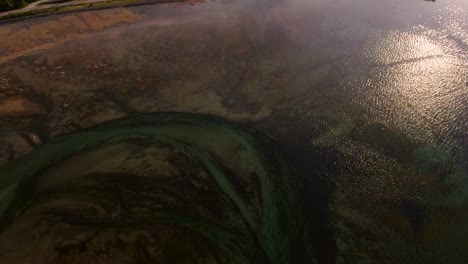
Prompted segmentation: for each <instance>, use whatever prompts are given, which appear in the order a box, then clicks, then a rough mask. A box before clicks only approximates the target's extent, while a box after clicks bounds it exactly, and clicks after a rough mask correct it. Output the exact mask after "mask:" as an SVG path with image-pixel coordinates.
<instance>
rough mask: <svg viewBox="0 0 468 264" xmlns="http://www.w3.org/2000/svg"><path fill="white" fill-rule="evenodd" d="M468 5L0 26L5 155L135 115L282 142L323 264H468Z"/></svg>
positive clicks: (138, 10)
mask: <svg viewBox="0 0 468 264" xmlns="http://www.w3.org/2000/svg"><path fill="white" fill-rule="evenodd" d="M467 13H468V2H467V1H463V0H456V1H436V2H430V1H422V0H421V1H416V0H414V1H407V0H395V1H372V0H357V1H350V0H327V1H325V0H316V1H311V0H258V1H247V0H237V1H229V0H223V1H218V0H217V1H207V2H202V3H198V4H194V5H189V4H161V5H148V6H140V7H132V8H126V9H120V8H118V9H110V10H102V11H92V12H83V13H76V14H66V15H57V16H49V17H45V18H32V19H29V20H24V21H19V22H15V23H11V24H2V25H0V126H1V127H0V134H1V137H0V150H2V152H1V153H0V161H1V162H2V163H8V161H11V160H14V159H17V158H19V157H21V156H22V155H24V154H25V153H28V152H29V151H31V150H32V149H34V148H35V146H36V145H40V144H42V143H43V142H46V141H48V140H49V139H50V138H53V137H56V136H58V135H61V134H64V133H70V132H74V131H77V130H80V129H82V128H86V127H90V126H93V125H96V124H99V123H102V122H104V121H108V120H113V119H116V118H119V117H124V116H129V115H134V114H136V113H139V112H160V111H175V112H189V113H201V114H209V115H214V116H218V117H221V118H224V119H227V120H231V121H236V122H240V123H245V124H247V125H249V126H252V127H255V128H257V129H260V130H263V131H265V132H266V133H267V134H269V135H270V136H272V137H273V138H274V139H275V140H276V142H277V144H278V146H279V148H280V149H281V150H282V152H283V154H284V156H285V157H286V159H288V162H289V164H290V167H291V169H292V170H293V171H294V175H295V177H296V178H297V180H298V181H299V182H300V183H301V184H300V188H299V189H300V190H299V191H298V192H299V193H300V194H301V195H302V200H303V201H304V202H303V206H304V208H305V211H306V213H307V215H308V217H309V220H308V221H309V222H310V225H311V226H312V227H313V228H312V229H313V230H312V232H313V234H314V235H315V236H314V237H315V239H313V240H314V241H312V242H311V243H312V245H313V248H314V251H315V255H316V258H317V259H318V260H319V262H322V263H333V262H337V263H445V262H446V263H466V261H467V260H468V254H467V253H466V249H465V246H464V245H466V243H467V241H466V237H468V236H467V235H468V230H467V229H466V227H465V224H464V223H465V222H466V219H467V218H468V210H467V202H468V195H467V194H466V188H468V133H467V129H468V103H467V102H468V14H467Z"/></svg>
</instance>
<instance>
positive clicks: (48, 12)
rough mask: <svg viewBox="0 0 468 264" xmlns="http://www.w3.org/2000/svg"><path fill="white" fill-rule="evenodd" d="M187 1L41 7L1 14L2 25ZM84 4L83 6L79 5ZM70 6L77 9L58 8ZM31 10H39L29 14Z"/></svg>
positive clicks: (167, 0)
mask: <svg viewBox="0 0 468 264" xmlns="http://www.w3.org/2000/svg"><path fill="white" fill-rule="evenodd" d="M182 2H185V0H142V1H141V0H136V1H128V3H125V2H124V3H120V4H117V3H116V4H112V3H108V4H107V5H102V6H90V5H91V4H79V5H75V6H73V5H67V6H61V7H55V8H49V9H39V10H33V11H27V12H24V13H18V14H17V15H18V16H17V17H9V15H6V16H1V15H0V25H3V24H10V23H15V22H18V21H23V20H26V19H31V18H40V17H47V16H53V15H62V14H71V13H79V12H84V11H96V10H104V9H111V8H119V7H121V8H126V7H133V6H145V5H155V4H169V3H182ZM98 3H101V4H103V3H106V2H96V4H98ZM81 5H83V7H82V8H80V7H79V6H81ZM70 7H76V9H71V10H62V11H60V10H58V11H57V10H56V9H57V8H62V9H65V8H70ZM29 12H37V13H33V14H30V15H28V13H29Z"/></svg>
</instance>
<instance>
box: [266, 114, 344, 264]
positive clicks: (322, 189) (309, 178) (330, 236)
mask: <svg viewBox="0 0 468 264" xmlns="http://www.w3.org/2000/svg"><path fill="white" fill-rule="evenodd" d="M272 116H274V117H272V118H271V119H269V120H266V121H264V122H262V123H261V124H259V126H260V127H261V128H262V129H265V130H267V131H274V132H273V133H271V135H272V136H273V137H274V138H275V140H276V141H277V143H278V145H279V148H280V150H281V152H282V153H283V156H284V157H285V159H286V160H287V162H288V164H289V166H290V167H291V169H292V171H293V174H294V175H295V176H296V177H297V182H298V189H299V193H300V197H301V202H302V207H303V208H304V211H305V215H306V218H307V220H308V221H309V225H308V226H309V227H310V228H311V240H312V241H311V245H312V248H313V251H314V255H315V257H316V258H317V260H318V261H319V263H326V264H329V263H336V261H337V246H336V240H335V236H334V233H333V231H332V229H331V226H330V221H331V215H330V211H329V205H330V200H331V194H332V192H333V188H334V187H333V183H332V181H331V180H330V179H327V177H329V175H336V174H337V173H338V171H339V167H338V165H336V164H337V162H336V160H337V156H338V155H339V154H338V153H336V151H334V150H333V149H331V148H321V147H314V146H312V144H304V142H310V141H311V139H313V138H314V137H317V136H318V135H320V134H321V133H322V132H323V131H324V130H326V129H327V127H328V126H329V123H328V122H329V121H328V120H321V118H317V120H312V121H306V120H302V118H297V117H290V116H287V115H283V114H279V115H272ZM307 122H309V123H310V122H311V123H312V124H306V125H304V124H305V123H307ZM304 127H307V129H304Z"/></svg>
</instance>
